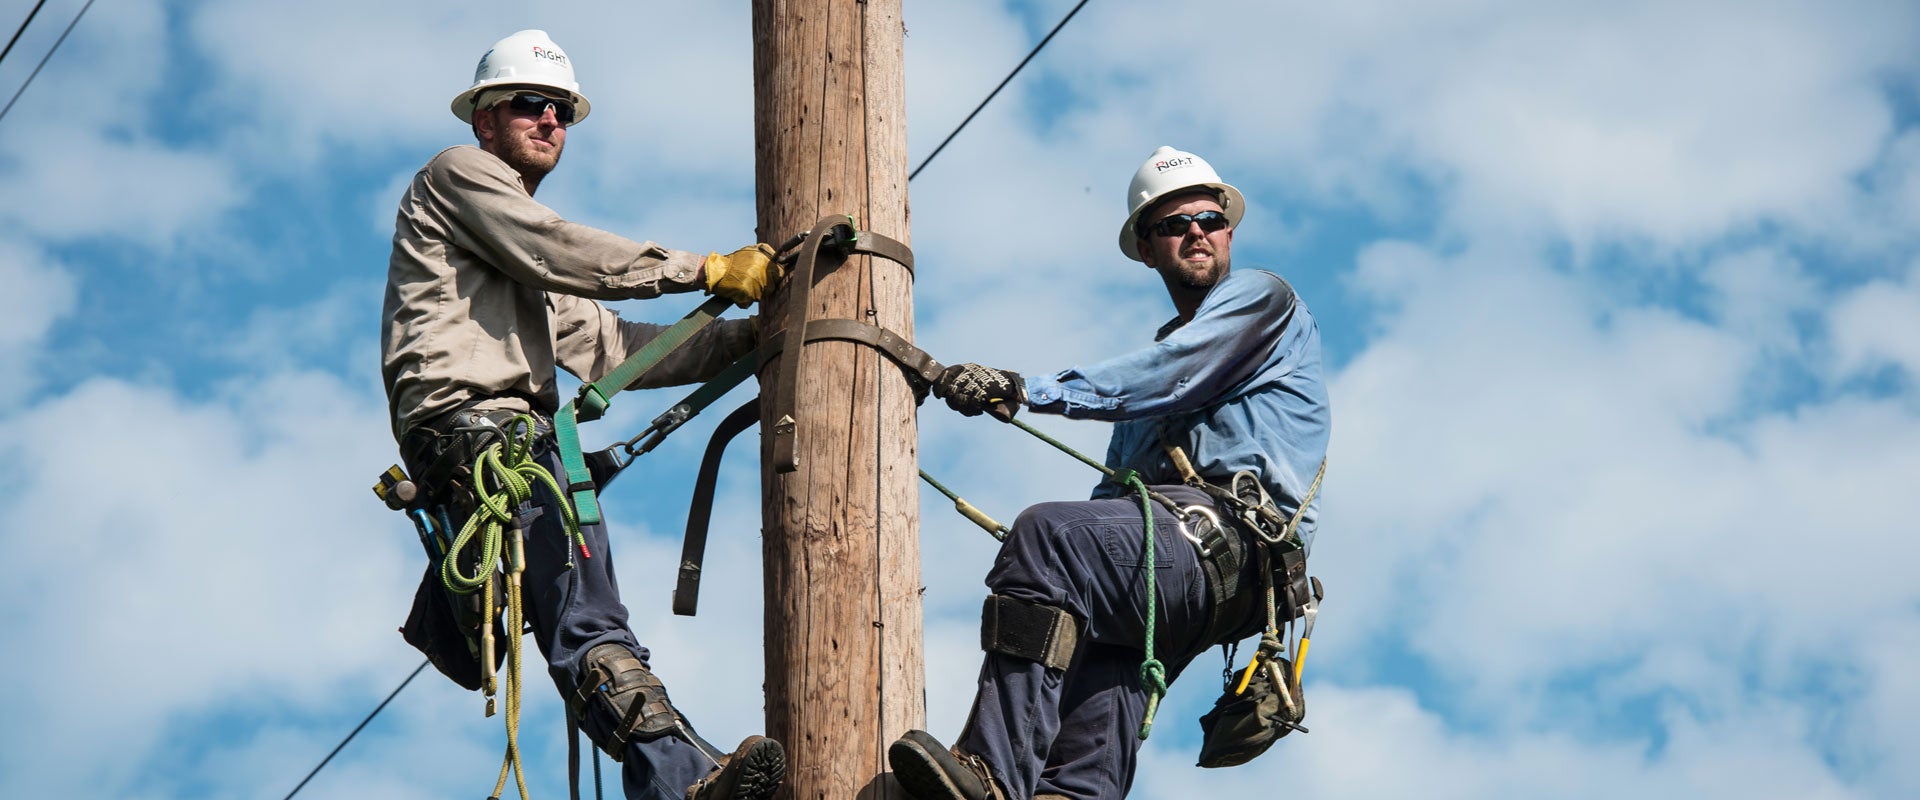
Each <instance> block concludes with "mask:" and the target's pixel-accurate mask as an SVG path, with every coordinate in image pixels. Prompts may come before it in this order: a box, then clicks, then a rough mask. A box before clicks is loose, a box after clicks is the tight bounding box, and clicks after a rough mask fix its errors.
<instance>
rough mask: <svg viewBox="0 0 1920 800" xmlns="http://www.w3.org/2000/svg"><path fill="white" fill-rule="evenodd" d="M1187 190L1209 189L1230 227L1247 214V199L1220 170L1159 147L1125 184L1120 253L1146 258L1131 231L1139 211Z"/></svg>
mask: <svg viewBox="0 0 1920 800" xmlns="http://www.w3.org/2000/svg"><path fill="white" fill-rule="evenodd" d="M1187 189H1212V190H1213V191H1214V193H1215V194H1218V195H1219V196H1220V208H1221V210H1223V211H1225V212H1227V225H1228V226H1229V227H1238V226H1239V225H1240V218H1241V217H1244V216H1246V214H1247V198H1246V197H1244V196H1242V195H1241V194H1240V190H1239V189H1235V188H1233V184H1230V183H1226V182H1224V181H1221V180H1220V173H1217V172H1214V171H1213V167H1212V166H1211V165H1209V164H1208V163H1207V161H1206V159H1203V158H1201V157H1199V156H1196V155H1194V154H1192V153H1188V152H1186V151H1183V150H1175V149H1173V148H1171V147H1165V146H1162V147H1161V148H1160V149H1158V150H1155V151H1153V155H1150V156H1147V163H1145V164H1141V165H1140V171H1138V172H1135V173H1133V182H1132V183H1129V184H1127V221H1126V222H1125V223H1124V224H1122V225H1121V226H1120V252H1122V253H1126V254H1127V257H1128V258H1131V259H1133V260H1135V261H1143V260H1145V259H1142V258H1141V257H1140V251H1139V249H1137V247H1136V241H1137V240H1138V239H1139V234H1137V233H1135V232H1134V230H1133V226H1134V223H1136V222H1138V221H1139V220H1140V212H1142V211H1145V210H1147V209H1148V208H1150V207H1152V206H1153V204H1154V202H1155V201H1157V200H1159V199H1160V198H1162V197H1166V196H1168V195H1173V194H1178V193H1180V192H1181V191H1183V190H1187Z"/></svg>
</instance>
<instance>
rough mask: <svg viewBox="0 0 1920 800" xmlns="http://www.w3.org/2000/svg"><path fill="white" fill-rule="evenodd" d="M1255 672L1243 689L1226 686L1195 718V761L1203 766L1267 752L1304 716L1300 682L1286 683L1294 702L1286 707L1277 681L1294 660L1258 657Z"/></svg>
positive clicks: (1238, 762)
mask: <svg viewBox="0 0 1920 800" xmlns="http://www.w3.org/2000/svg"><path fill="white" fill-rule="evenodd" d="M1256 669H1257V670H1258V673H1257V674H1255V675H1254V677H1253V680H1251V681H1248V682H1247V690H1246V691H1245V692H1242V693H1240V694H1234V692H1233V690H1234V688H1235V687H1233V686H1228V687H1227V688H1226V690H1225V691H1223V692H1222V693H1221V694H1220V699H1219V700H1217V701H1214V704H1213V710H1212V711H1208V712H1207V713H1206V715H1205V716H1202V717H1201V718H1200V731H1201V740H1200V760H1199V762H1198V763H1199V766H1201V767H1205V768H1208V769H1215V768H1219V767H1237V766H1239V765H1241V764H1245V763H1247V762H1249V761H1252V760H1254V759H1255V758H1257V757H1259V756H1260V754H1261V753H1265V752H1267V748H1269V747H1272V746H1273V743H1274V742H1277V741H1280V737H1282V736H1285V735H1287V734H1288V733H1291V732H1293V725H1290V724H1288V723H1298V722H1300V720H1301V719H1304V718H1305V717H1306V703H1305V701H1304V699H1303V698H1302V697H1301V696H1300V685H1299V684H1298V683H1291V682H1289V683H1288V684H1287V685H1286V687H1285V688H1286V689H1287V690H1288V691H1291V692H1292V693H1293V697H1294V702H1295V706H1294V709H1292V710H1290V709H1289V708H1288V705H1287V703H1286V702H1285V701H1284V700H1283V699H1282V698H1281V696H1280V692H1281V684H1280V683H1279V681H1284V680H1288V679H1289V678H1290V677H1291V676H1292V675H1293V665H1292V664H1291V663H1289V662H1288V661H1287V660H1286V659H1284V658H1275V659H1273V660H1272V661H1263V662H1261V663H1260V665H1259V666H1258V667H1257V668H1256Z"/></svg>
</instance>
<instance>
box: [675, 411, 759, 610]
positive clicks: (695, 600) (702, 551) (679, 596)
mask: <svg viewBox="0 0 1920 800" xmlns="http://www.w3.org/2000/svg"><path fill="white" fill-rule="evenodd" d="M758 422H760V398H759V397H755V398H753V399H752V400H748V401H747V402H746V403H745V404H743V405H741V406H740V407H739V408H736V409H734V410H733V413H731V414H728V415H727V416H726V417H725V418H724V419H722V420H720V424H719V426H717V427H715V428H714V430H713V438H711V439H708V440H707V452H706V454H705V455H703V456H701V457H700V474H699V477H697V478H695V479H694V483H693V503H692V505H691V506H690V507H689V508H688V509H687V536H686V539H685V540H683V541H681V543H680V576H679V580H678V581H677V582H676V583H675V584H674V587H673V613H675V614H678V615H680V616H683V617H691V616H693V615H694V614H695V613H696V612H698V611H699V609H700V570H701V567H702V565H703V564H704V563H705V561H706V554H707V528H708V524H709V523H710V522H711V521H712V519H713V492H714V484H715V483H717V482H718V478H719V476H720V457H721V455H723V454H724V453H726V450H727V443H728V442H731V441H733V437H735V436H738V435H740V432H741V431H744V430H746V429H748V428H751V427H753V426H754V425H755V424H757V423H758Z"/></svg>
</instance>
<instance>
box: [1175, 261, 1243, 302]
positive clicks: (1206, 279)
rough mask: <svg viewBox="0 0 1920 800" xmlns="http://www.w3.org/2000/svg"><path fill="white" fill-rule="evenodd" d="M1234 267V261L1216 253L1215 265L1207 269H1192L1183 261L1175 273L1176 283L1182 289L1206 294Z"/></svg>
mask: <svg viewBox="0 0 1920 800" xmlns="http://www.w3.org/2000/svg"><path fill="white" fill-rule="evenodd" d="M1232 267H1233V264H1232V260H1231V259H1229V258H1227V257H1226V256H1225V255H1224V254H1221V253H1214V254H1213V263H1212V264H1209V265H1207V267H1205V268H1195V267H1190V266H1188V264H1187V262H1186V261H1185V260H1182V261H1181V262H1180V268H1179V269H1176V270H1174V271H1173V273H1174V282H1175V283H1178V284H1180V288H1182V289H1190V290H1193V291H1196V292H1205V291H1208V290H1211V289H1212V288H1213V287H1214V286H1216V285H1219V283H1220V279H1221V278H1224V277H1226V276H1227V271H1228V270H1229V269H1232Z"/></svg>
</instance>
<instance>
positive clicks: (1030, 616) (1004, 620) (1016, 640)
mask: <svg viewBox="0 0 1920 800" xmlns="http://www.w3.org/2000/svg"><path fill="white" fill-rule="evenodd" d="M1079 641H1080V627H1079V623H1078V622H1076V621H1075V620H1074V618H1073V615H1072V614H1069V613H1067V612H1066V611H1065V610H1063V609H1059V608H1055V607H1053V606H1043V605H1040V604H1039V603H1029V602H1026V601H1023V600H1015V599H1013V598H1011V597H1006V596H1004V595H997V594H994V595H988V596H987V602H986V605H985V607H983V608H982V609H981V610H980V649H982V650H985V651H987V652H989V653H1001V654H1004V655H1009V656H1014V657H1016V658H1024V659H1026V660H1028V661H1037V662H1040V664H1041V665H1043V666H1045V667H1046V668H1048V669H1062V670H1063V669H1066V668H1067V664H1068V663H1069V662H1071V661H1073V650H1074V647H1075V646H1076V645H1078V644H1079Z"/></svg>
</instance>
